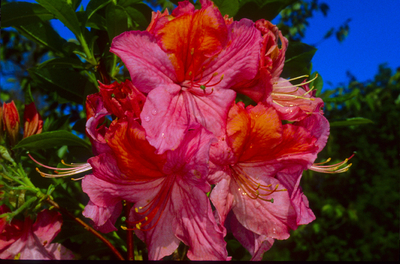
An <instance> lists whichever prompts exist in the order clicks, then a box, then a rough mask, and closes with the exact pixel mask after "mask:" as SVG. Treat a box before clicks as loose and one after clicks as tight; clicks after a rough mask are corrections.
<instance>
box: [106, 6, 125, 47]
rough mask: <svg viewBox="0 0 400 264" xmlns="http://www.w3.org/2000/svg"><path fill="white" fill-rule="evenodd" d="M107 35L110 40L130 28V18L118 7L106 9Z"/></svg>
mask: <svg viewBox="0 0 400 264" xmlns="http://www.w3.org/2000/svg"><path fill="white" fill-rule="evenodd" d="M106 22H107V33H108V37H109V39H110V40H112V39H113V38H114V37H115V36H118V35H119V34H121V33H122V32H124V31H127V30H128V29H129V28H128V17H127V14H126V12H125V9H124V8H123V7H121V6H118V5H108V6H107V8H106Z"/></svg>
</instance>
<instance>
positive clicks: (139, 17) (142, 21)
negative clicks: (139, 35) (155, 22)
mask: <svg viewBox="0 0 400 264" xmlns="http://www.w3.org/2000/svg"><path fill="white" fill-rule="evenodd" d="M125 10H126V14H127V16H128V17H129V18H130V19H131V20H132V21H134V22H136V23H137V24H138V25H139V27H140V28H142V29H146V28H147V26H148V25H149V22H148V21H147V19H146V17H145V16H144V15H143V13H142V12H140V11H139V10H137V9H135V8H133V7H131V6H128V7H126V8H125ZM128 22H129V21H128ZM128 24H129V23H128Z"/></svg>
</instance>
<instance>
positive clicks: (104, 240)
mask: <svg viewBox="0 0 400 264" xmlns="http://www.w3.org/2000/svg"><path fill="white" fill-rule="evenodd" d="M46 201H47V202H48V203H49V204H50V205H52V206H54V208H56V209H57V210H59V211H61V212H62V213H63V214H66V215H68V216H69V217H71V218H72V219H74V220H75V221H76V222H78V223H79V224H80V225H82V226H83V227H84V228H85V229H86V230H88V231H89V232H90V233H92V234H93V235H95V236H96V237H98V238H99V239H100V240H101V241H103V243H104V244H106V245H107V246H108V247H109V248H110V249H111V250H112V252H113V253H114V254H115V255H116V256H117V258H118V259H119V260H125V259H124V257H123V256H122V255H121V254H120V253H119V252H118V250H117V249H116V248H115V247H114V246H113V245H112V244H111V243H110V241H108V240H107V239H106V238H105V237H103V236H102V235H101V234H100V233H98V232H97V231H96V230H94V229H93V228H92V227H90V226H89V225H88V224H86V223H85V222H83V221H82V220H81V219H79V218H78V217H75V216H74V215H73V214H71V213H70V212H68V211H67V210H66V209H64V208H62V207H60V206H59V205H58V203H56V202H54V201H53V200H50V199H47V200H46Z"/></svg>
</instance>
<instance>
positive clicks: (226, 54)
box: [204, 19, 262, 91]
mask: <svg viewBox="0 0 400 264" xmlns="http://www.w3.org/2000/svg"><path fill="white" fill-rule="evenodd" d="M228 32H229V35H228V44H227V46H226V48H225V49H224V50H222V51H221V53H220V54H219V55H218V57H217V58H216V59H215V62H214V63H213V64H211V65H210V66H209V67H208V68H207V69H206V70H205V71H204V76H207V75H211V74H214V73H215V72H217V73H218V74H223V75H224V79H223V80H222V82H221V83H220V84H219V85H218V87H219V88H224V89H226V88H231V87H233V89H235V90H236V91H240V88H241V87H240V85H239V84H241V83H244V82H247V81H249V80H251V79H253V78H254V77H256V75H257V72H258V68H259V60H260V47H261V42H262V37H261V34H260V32H259V31H258V30H257V29H256V28H255V27H254V22H252V21H251V20H249V19H242V20H240V21H234V22H233V23H232V24H230V25H229V27H228Z"/></svg>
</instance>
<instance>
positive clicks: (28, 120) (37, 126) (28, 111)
mask: <svg viewBox="0 0 400 264" xmlns="http://www.w3.org/2000/svg"><path fill="white" fill-rule="evenodd" d="M42 128H43V120H42V117H41V116H40V115H39V113H38V112H37V110H36V107H35V103H34V102H32V103H30V104H27V105H25V110H24V138H26V137H29V136H32V135H35V134H40V133H41V132H42Z"/></svg>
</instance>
